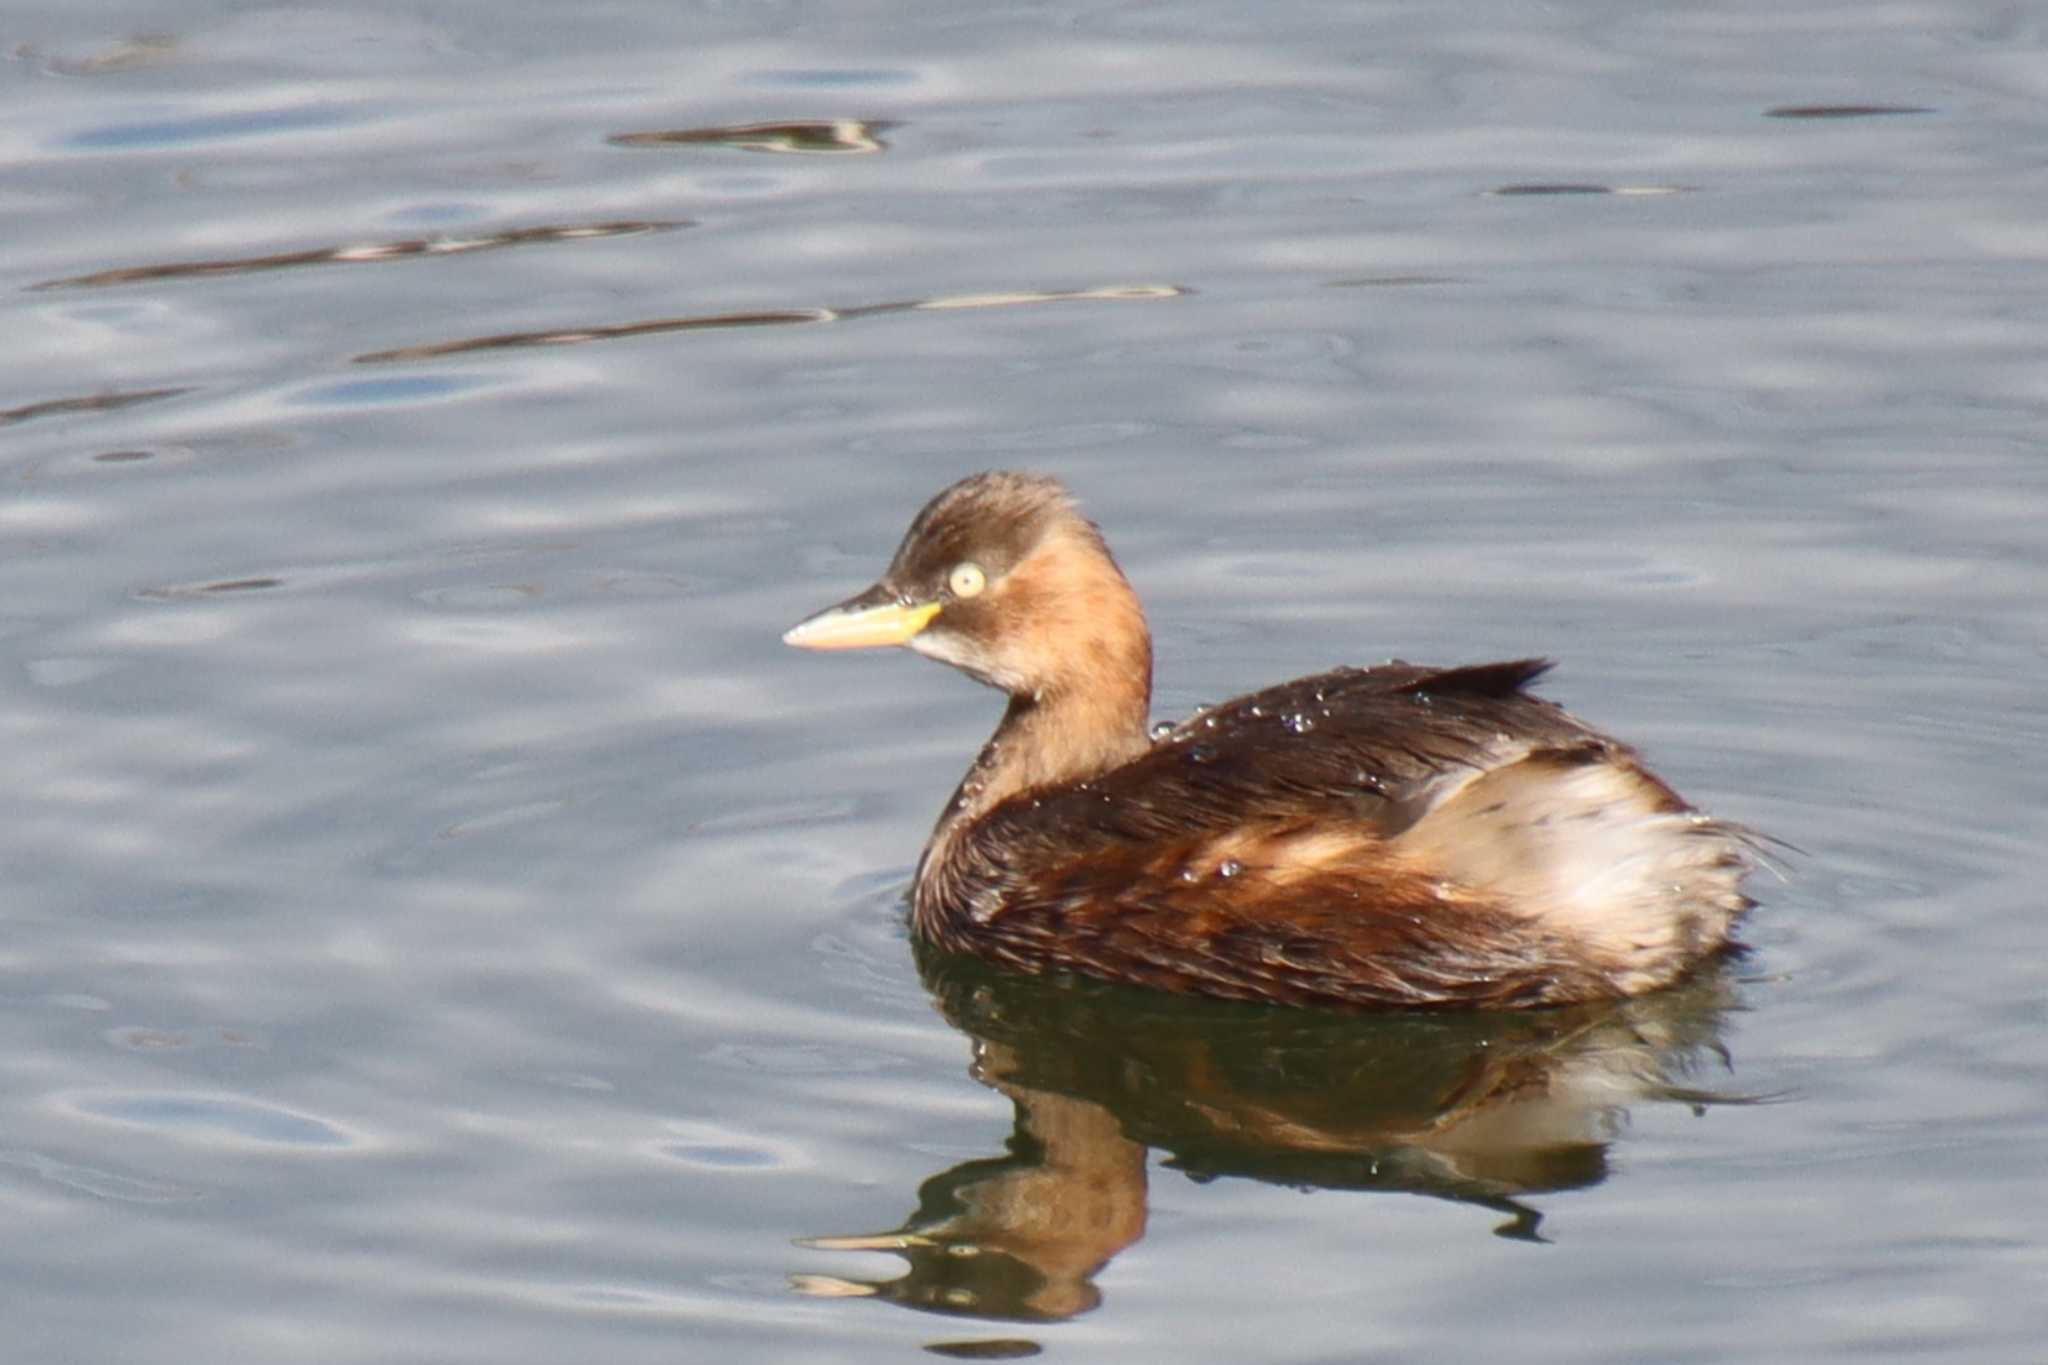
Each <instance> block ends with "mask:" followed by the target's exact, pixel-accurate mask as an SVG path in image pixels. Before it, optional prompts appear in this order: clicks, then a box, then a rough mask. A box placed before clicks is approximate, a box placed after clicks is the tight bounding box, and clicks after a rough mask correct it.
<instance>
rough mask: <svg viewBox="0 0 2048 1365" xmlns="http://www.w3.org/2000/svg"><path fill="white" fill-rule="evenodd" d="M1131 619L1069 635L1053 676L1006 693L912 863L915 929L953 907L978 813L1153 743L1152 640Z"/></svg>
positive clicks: (1120, 761)
mask: <svg viewBox="0 0 2048 1365" xmlns="http://www.w3.org/2000/svg"><path fill="white" fill-rule="evenodd" d="M1132 605H1133V608H1134V609H1135V606H1136V603H1135V600H1134V601H1133V603H1132ZM1135 625H1136V629H1135V630H1134V631H1133V630H1126V631H1125V632H1122V633H1118V634H1111V635H1107V636H1097V637H1096V638H1095V639H1092V640H1088V641H1085V642H1076V645H1077V647H1076V651H1075V653H1073V654H1071V655H1069V656H1067V657H1068V658H1069V659H1070V660H1071V664H1070V666H1069V667H1068V668H1067V669H1065V670H1063V674H1062V676H1061V677H1059V678H1058V679H1057V680H1056V681H1055V682H1054V683H1052V684H1051V685H1048V686H1045V687H1042V688H1038V689H1035V690H1033V691H1030V692H1016V693H1012V694H1011V696H1010V704H1009V706H1008V708H1007V709H1006V710H1004V712H1003V719H1002V722H1001V723H1000V724H999V725H997V726H996V732H995V733H994V734H993V735H991V736H989V740H988V743H987V744H984V745H983V746H982V749H981V754H980V756H979V757H977V758H976V759H975V760H974V765H973V766H972V767H970V768H969V769H968V770H967V775H966V776H965V777H963V778H961V779H960V785H959V787H958V788H956V789H955V790H954V792H953V797H952V799H951V800H950V801H948V802H947V803H946V808H945V810H944V811H943V812H942V813H941V814H940V816H939V821H938V824H937V825H936V826H935V827H934V828H933V830H932V837H931V839H930V841H929V842H928V843H927V844H926V845H925V850H924V857H923V859H922V860H921V861H920V862H919V863H918V868H917V882H916V886H915V889H914V892H913V902H914V908H915V915H916V918H917V921H918V923H919V925H920V927H921V928H925V929H926V930H927V932H930V931H931V930H932V929H933V928H935V926H936V921H937V918H938V917H940V916H943V915H947V914H951V913H957V912H958V911H959V909H960V908H961V907H960V901H961V900H962V899H963V897H964V896H965V895H966V894H968V890H969V888H968V886H967V885H966V883H967V882H971V881H972V879H973V874H972V873H971V872H970V871H968V870H967V869H965V868H963V867H962V866H961V865H960V863H961V856H960V855H962V854H964V852H965V850H964V849H963V847H962V845H961V838H962V836H963V835H965V834H966V833H967V832H968V831H969V830H971V829H972V828H973V827H974V824H975V822H976V821H978V820H980V819H981V818H982V817H983V816H985V815H987V814H988V813H989V812H990V811H991V810H994V809H995V808H996V807H997V806H999V805H1001V804H1002V803H1003V802H1005V801H1007V800H1009V799H1010V798H1012V797H1016V796H1022V795H1025V794H1026V793H1029V792H1032V791H1040V790H1047V789H1052V788H1060V787H1068V786H1073V785H1075V784H1077V783H1081V782H1086V781H1088V780H1089V779H1090V778H1094V777H1099V776H1100V775H1102V774H1103V773H1106V772H1108V771H1110V770H1111V769H1113V768H1118V767H1121V766H1123V765H1124V764H1126V763H1128V762H1130V761H1131V760H1132V759H1134V758H1136V757H1137V756H1138V755H1140V754H1142V753H1144V752H1145V750H1146V749H1148V748H1149V747H1151V740H1150V738H1149V737H1148V735H1147V733H1146V721H1147V718H1148V715H1149V713H1150V710H1151V706H1152V641H1151V636H1150V634H1149V632H1147V631H1146V629H1145V624H1144V617H1143V616H1142V615H1136V616H1135Z"/></svg>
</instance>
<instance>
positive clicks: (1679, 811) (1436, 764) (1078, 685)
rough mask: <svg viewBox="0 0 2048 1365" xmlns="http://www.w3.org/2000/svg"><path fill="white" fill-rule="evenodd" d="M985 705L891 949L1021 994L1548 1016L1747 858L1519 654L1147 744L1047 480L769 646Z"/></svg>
mask: <svg viewBox="0 0 2048 1365" xmlns="http://www.w3.org/2000/svg"><path fill="white" fill-rule="evenodd" d="M783 639H784V640H785V641H787V642H788V643H789V644H792V645H798V646H801V647H803V648H806V649H853V648H858V647H861V646H868V645H907V646H909V647H910V648H911V649H914V650H916V651H917V652H918V653H920V654H925V655H929V656H930V657H932V658H934V659H939V660H942V661H944V662H946V663H949V664H951V665H953V666H954V667H955V668H958V669H960V670H961V671H963V672H965V673H967V674H969V675H971V676H972V677H975V678H978V679H980V680H981V681H982V682H984V683H987V684H988V685H990V686H991V687H997V688H1000V689H1002V690H1003V691H1004V692H1006V693H1008V694H1009V698H1010V704H1009V707H1008V709H1007V710H1006V711H1005V712H1004V713H1003V719H1002V723H1001V724H1000V725H998V726H997V727H996V732H995V734H994V736H993V737H991V738H990V739H989V741H988V744H987V745H986V746H985V747H984V748H983V749H982V751H981V756H980V757H979V758H977V759H976V760H975V762H974V766H973V767H972V768H970V769H968V771H967V776H966V777H965V778H963V779H962V780H961V783H960V787H959V790H958V791H956V792H955V793H954V794H953V799H952V800H951V801H949V802H948V803H947V804H946V809H945V812H944V813H943V814H942V815H941V816H940V817H939V822H938V825H937V827H936V828H934V829H933V831H932V836H931V841H930V842H929V843H928V844H926V845H925V850H924V856H923V858H922V859H921V860H920V861H919V863H918V868H917V879H916V883H915V887H914V889H913V891H912V895H911V906H912V909H911V918H912V924H913V927H914V930H915V932H916V933H917V934H918V935H919V936H920V937H922V938H925V939H927V940H929V941H931V942H933V943H935V944H937V945H938V946H940V947H942V948H946V949H949V950H952V951H964V952H968V953H973V954H975V955H976V956H979V957H982V958H986V959H988V960H990V961H992V962H995V963H997V964H1000V965H1003V966H1007V967H1011V968H1015V969H1019V970H1023V971H1029V972H1045V971H1058V970H1072V971H1076V972H1082V973H1085V974H1088V975H1091V976H1097V977H1105V978H1108V979H1111V980H1118V981H1130V982H1135V983H1139V984H1143V985H1148V986H1155V987H1162V988H1166V989H1171V990H1182V991H1195V992H1199V993H1202V994H1205V995H1213V996H1223V997H1227V998H1232V999H1241V1000H1267V1001H1278V1002H1284V1003H1289V1004H1302V1005H1332V1004H1335V1005H1353V1006H1361V1005H1363V1006H1480V1007H1503V1006H1505V1007H1518V1006H1540V1005H1558V1004H1565V1003H1569V1002H1575V1001H1584V1000H1595V999H1603V998H1612V997H1617V996H1627V995H1635V994H1638V993H1640V992H1643V991H1648V990H1654V989H1656V988H1658V987H1660V986H1665V985H1668V984H1670V983H1671V982H1673V981H1675V980H1677V979H1678V978H1679V977H1680V976H1682V975H1684V973H1685V972H1686V970H1687V968H1688V967H1690V966H1692V965H1693V964H1694V963H1696V962H1698V961H1699V960H1701V959H1702V958H1704V957H1707V956H1710V955H1712V954H1714V953H1716V952H1718V951H1720V950H1722V949H1724V948H1725V947H1727V945H1728V943H1729V931H1730V929H1731V928H1732V926H1733V925H1734V922H1735V921H1736V919H1737V918H1739V917H1740V916H1741V914H1742V912H1743V911H1744V910H1746V909H1748V908H1749V905H1750V901H1749V900H1748V898H1747V897H1745V896H1744V895H1743V894H1742V891H1741V881H1742V878H1743V876H1744V874H1745V873H1746V872H1747V871H1748V870H1749V868H1750V866H1751V862H1752V859H1751V856H1750V842H1751V841H1750V838H1749V836H1748V835H1747V834H1746V833H1745V832H1744V831H1743V830H1741V829H1740V828H1739V827H1736V826H1733V825H1730V824H1726V823H1723V822H1721V821H1717V820H1714V819H1711V818H1710V817H1708V816H1705V815H1702V814H1700V813H1699V812H1698V811H1695V810H1694V809H1693V808H1692V807H1691V806H1688V805H1687V804H1686V803H1685V802H1684V801H1683V800H1681V799H1680V798H1679V797H1678V795H1677V793H1675V792H1674V791H1672V790H1671V788H1670V787H1668V786H1666V785H1665V784H1664V782H1663V781H1662V780H1660V779H1659V778H1658V777H1657V776H1656V775H1655V774H1653V773H1651V772H1650V771H1649V769H1648V768H1646V767H1645V766H1644V765H1643V763H1642V760H1641V759H1640V758H1639V757H1638V756H1637V754H1636V752H1635V751H1634V750H1633V749H1631V748H1629V747H1628V746H1627V745H1625V744H1622V743H1620V742H1619V741H1617V740H1613V739H1610V738H1608V737H1607V736H1605V735H1603V734H1601V733H1599V732H1598V731H1596V730H1594V729H1592V728H1591V727H1589V726H1587V725H1585V724H1583V723H1582V722H1580V721H1578V720H1576V719H1574V718H1573V717H1572V716H1570V715H1569V714H1567V713H1566V712H1565V711H1564V710H1563V709H1562V708H1560V707H1558V706H1556V705H1554V704H1552V703H1550V702H1547V701H1542V700H1539V699H1537V698H1535V697H1532V696H1530V695H1528V693H1526V692H1525V691H1524V690H1523V689H1524V688H1525V687H1526V686H1527V685H1528V684H1529V683H1530V682H1532V681H1534V680H1535V679H1536V678H1537V677H1538V676H1539V675H1541V674H1542V673H1543V672H1544V671H1545V670H1546V669H1547V668H1549V666H1550V665H1549V663H1548V662H1547V661H1545V660H1541V659H1518V660H1514V661H1512V662H1506V663H1488V664H1473V665H1469V666H1466V667H1462V668H1448V669H1434V668H1422V667H1417V666H1415V665H1413V664H1407V663H1399V662H1395V663H1387V664H1382V665H1380V666H1378V667H1375V668H1339V669H1334V670H1332V671H1331V672H1328V673H1321V674H1317V675H1316V676H1314V677H1309V678H1300V679H1297V680H1296V681H1294V682H1288V683H1281V684H1280V685H1279V686H1277V687H1270V688H1267V689H1266V690H1265V691H1263V692H1254V693H1252V694H1251V695H1249V696H1244V697H1239V698H1237V699H1236V700H1234V701H1230V702H1225V703H1224V704H1223V705H1221V706H1217V707H1213V708H1210V709H1207V710H1204V711H1200V712H1198V713H1197V714H1196V715H1194V716H1193V717H1191V718H1189V719H1188V720H1186V721H1183V722H1181V723H1180V724H1179V725H1178V726H1175V727H1174V728H1173V729H1172V730H1170V731H1168V732H1167V733H1165V734H1163V735H1161V736H1159V737H1157V738H1153V737H1152V736H1151V735H1150V734H1149V733H1148V731H1147V728H1146V720H1147V709H1148V707H1149V706H1150V704H1151V694H1152V641H1151V635H1150V632H1149V631H1148V630H1147V629H1146V625H1145V616H1144V612H1143V611H1142V610H1141V609H1140V607H1139V605H1138V599H1137V595H1136V594H1135V593H1133V592H1132V591H1131V586H1130V584H1129V583H1128V582H1126V581H1125V579H1124V576H1123V573H1122V571H1121V570H1119V569H1118V568H1117V564H1116V560H1115V559H1113V558H1112V557H1111V556H1110V552H1109V547H1108V546H1107V545H1105V544H1104V543H1103V540H1102V535H1101V533H1100V532H1099V531H1098V530H1097V529H1096V528H1095V526H1094V525H1093V524H1092V523H1090V522H1089V521H1088V520H1087V519H1085V518H1084V517H1082V516H1081V514H1080V513H1079V512H1078V511H1077V510H1076V509H1075V507H1074V503H1073V500H1072V499H1071V498H1070V497H1069V495H1068V494H1067V491H1066V490H1065V489H1064V488H1063V487H1061V486H1060V484H1058V483H1057V482H1055V481H1054V480H1052V479H1048V478H1042V477H1038V476H1034V475H1029V474H1016V473H1006V472H993V473H986V474H977V475H974V476H973V477H971V478H967V479H963V480H961V481H960V482H959V483H956V484H954V485H953V486H952V487H950V488H948V489H946V490H945V491H944V492H942V493H940V494H939V495H938V496H937V497H935V498H933V499H932V500H931V502H929V503H928V504H926V506H925V508H924V510H923V511H921V512H919V513H918V514H917V519H916V520H914V521H913V522H911V524H910V530H909V531H908V533H906V534H905V536H904V537H903V544H902V545H901V546H900V547H899V548H898V549H897V551H896V557H895V559H894V560H892V561H891V562H890V564H889V568H888V571H887V572H886V573H884V574H883V575H882V577H881V580H880V581H879V582H877V583H876V584H875V585H874V586H873V587H871V588H869V589H868V590H867V591H866V592H863V593H860V594H858V595H857V596H854V597H850V598H848V599H847V600H846V601H844V602H841V603H839V604H838V605H837V606H833V607H828V608H826V609H825V610H824V611H821V612H819V613H818V614H816V615H815V616H812V617H810V618H809V619H807V620H805V621H803V622H802V623H801V624H799V625H797V626H796V627H795V628H793V629H792V630H791V631H790V632H789V633H788V634H787V635H785V636H784V637H783Z"/></svg>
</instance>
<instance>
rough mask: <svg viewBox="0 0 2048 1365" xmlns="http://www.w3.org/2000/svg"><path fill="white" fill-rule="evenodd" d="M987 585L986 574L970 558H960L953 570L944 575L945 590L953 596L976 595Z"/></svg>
mask: <svg viewBox="0 0 2048 1365" xmlns="http://www.w3.org/2000/svg"><path fill="white" fill-rule="evenodd" d="M987 586H988V575H987V574H985V573H983V572H982V571H981V565H979V564H977V563H975V562H974V561H973V560H971V559H963V560H961V561H960V562H959V563H958V564H955V565H954V566H953V572H951V573H949V574H947V575H946V591H947V592H950V593H952V594H953V596H955V597H978V596H980V595H981V590H982V589H983V588H985V587H987Z"/></svg>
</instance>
